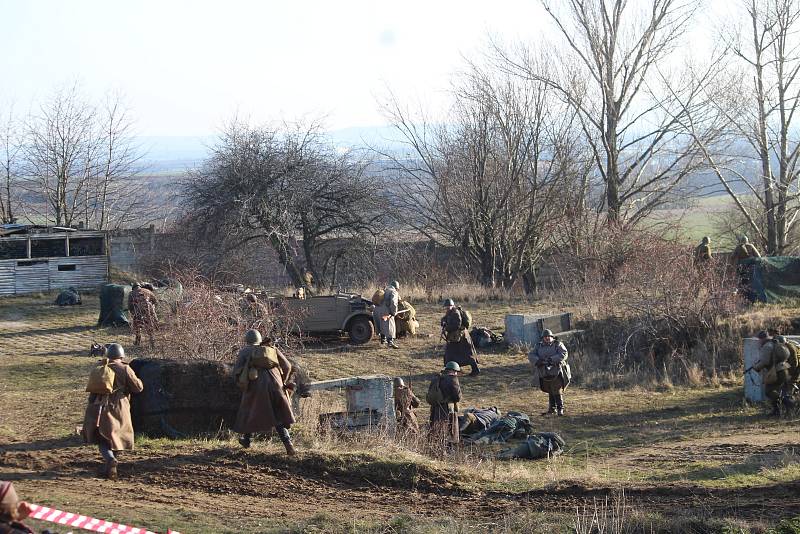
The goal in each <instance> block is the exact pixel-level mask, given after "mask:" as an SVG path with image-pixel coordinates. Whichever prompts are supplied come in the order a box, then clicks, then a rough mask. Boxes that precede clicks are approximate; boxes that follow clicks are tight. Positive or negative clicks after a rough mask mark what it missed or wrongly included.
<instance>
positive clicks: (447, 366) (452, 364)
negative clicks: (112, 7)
mask: <svg viewBox="0 0 800 534" xmlns="http://www.w3.org/2000/svg"><path fill="white" fill-rule="evenodd" d="M444 368H445V369H446V370H448V371H461V366H460V365H458V362H447V363H446V364H445V366H444Z"/></svg>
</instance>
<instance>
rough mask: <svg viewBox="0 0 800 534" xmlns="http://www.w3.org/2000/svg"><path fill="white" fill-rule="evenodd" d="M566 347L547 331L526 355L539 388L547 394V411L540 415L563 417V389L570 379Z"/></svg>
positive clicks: (543, 332)
mask: <svg viewBox="0 0 800 534" xmlns="http://www.w3.org/2000/svg"><path fill="white" fill-rule="evenodd" d="M567 356H568V354H567V347H565V346H564V344H563V343H562V342H561V341H559V340H558V338H557V337H555V336H554V335H553V332H552V331H551V330H549V329H546V330H543V331H542V337H541V339H540V341H539V342H538V343H537V344H536V346H535V347H534V348H533V350H531V351H530V352H529V353H528V361H529V362H530V363H531V366H532V368H533V369H534V370H535V371H536V373H537V375H538V376H539V388H540V389H541V390H542V391H544V392H545V393H547V394H548V397H549V403H548V409H547V411H546V412H544V413H543V414H542V415H551V414H554V413H557V414H558V415H564V389H566V387H567V386H568V385H569V381H570V379H571V375H570V370H569V364H567Z"/></svg>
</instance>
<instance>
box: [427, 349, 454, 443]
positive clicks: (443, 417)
mask: <svg viewBox="0 0 800 534" xmlns="http://www.w3.org/2000/svg"><path fill="white" fill-rule="evenodd" d="M459 372H461V366H459V365H458V364H457V363H456V362H447V365H445V366H444V369H443V370H442V371H441V372H440V373H439V375H438V376H436V377H435V378H434V379H433V380H431V383H430V386H429V387H428V394H427V395H426V397H425V400H426V401H427V402H428V404H430V406H431V417H430V438H431V441H432V442H436V443H438V442H442V443H445V444H447V445H448V446H453V445H456V444H458V442H459V440H460V438H461V436H460V434H459V427H458V403H459V402H460V401H461V384H459V382H458V373H459Z"/></svg>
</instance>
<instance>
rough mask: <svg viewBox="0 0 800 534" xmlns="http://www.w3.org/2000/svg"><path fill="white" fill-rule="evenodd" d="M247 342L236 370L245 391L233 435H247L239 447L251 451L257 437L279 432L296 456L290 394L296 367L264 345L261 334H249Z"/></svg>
mask: <svg viewBox="0 0 800 534" xmlns="http://www.w3.org/2000/svg"><path fill="white" fill-rule="evenodd" d="M244 342H245V346H244V347H242V348H241V349H240V350H239V355H238V356H237V358H236V363H235V364H234V366H233V376H234V377H236V379H237V382H238V383H239V386H240V387H241V388H242V400H241V402H240V403H239V411H238V412H237V413H236V422H235V423H234V425H233V431H234V432H238V433H240V434H243V436H242V437H241V438H240V439H239V443H240V444H241V445H242V447H244V448H248V447H250V440H251V438H252V435H253V434H254V433H261V432H264V433H267V432H271V431H272V430H273V429H275V431H276V432H277V434H278V437H279V438H280V439H281V441H282V442H283V445H284V447H285V448H286V454H288V455H289V456H294V455H295V454H296V451H295V448H294V445H293V444H292V439H291V436H290V435H289V428H290V427H291V426H292V424H293V423H294V422H295V418H294V413H293V412H292V405H291V402H290V400H289V393H288V391H287V382H288V381H289V376H290V375H291V374H292V364H291V363H290V362H289V360H288V359H287V358H286V356H284V355H283V353H282V352H281V351H280V350H279V349H278V348H277V347H275V346H273V345H272V344H271V341H269V340H268V341H267V345H261V333H259V331H258V330H248V331H247V332H246V333H245V335H244Z"/></svg>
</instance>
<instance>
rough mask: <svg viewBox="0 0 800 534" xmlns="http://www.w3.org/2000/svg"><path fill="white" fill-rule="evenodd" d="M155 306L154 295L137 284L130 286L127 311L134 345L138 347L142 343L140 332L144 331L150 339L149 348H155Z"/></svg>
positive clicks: (156, 323) (156, 317)
mask: <svg viewBox="0 0 800 534" xmlns="http://www.w3.org/2000/svg"><path fill="white" fill-rule="evenodd" d="M157 304H158V300H157V299H156V295H155V293H153V292H152V291H150V290H149V289H145V288H144V287H142V285H141V284H140V283H139V282H134V283H133V284H132V285H131V292H130V294H129V295H128V311H129V312H130V314H131V326H132V327H133V334H134V341H133V344H134V345H139V344H140V343H141V342H142V330H144V331H145V333H146V334H147V337H148V338H149V339H150V348H155V340H154V339H153V332H154V331H155V329H156V326H158V316H157V315H156V305H157Z"/></svg>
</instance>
